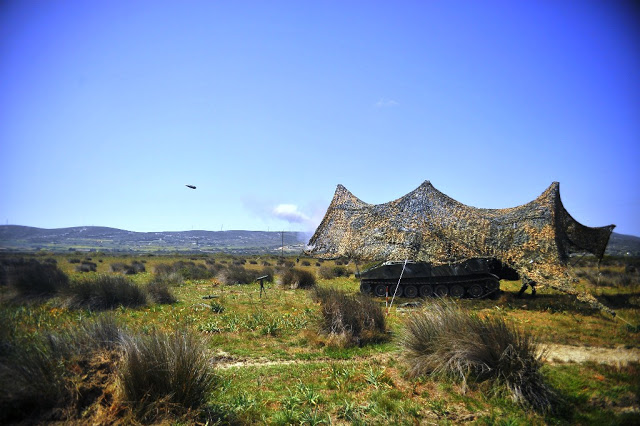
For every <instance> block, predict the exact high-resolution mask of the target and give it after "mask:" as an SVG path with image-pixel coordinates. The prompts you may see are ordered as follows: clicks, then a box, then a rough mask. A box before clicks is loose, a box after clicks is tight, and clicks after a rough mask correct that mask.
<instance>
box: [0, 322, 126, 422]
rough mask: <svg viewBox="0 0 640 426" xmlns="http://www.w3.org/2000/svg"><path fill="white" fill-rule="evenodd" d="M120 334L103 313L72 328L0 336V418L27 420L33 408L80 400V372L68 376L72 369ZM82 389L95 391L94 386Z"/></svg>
mask: <svg viewBox="0 0 640 426" xmlns="http://www.w3.org/2000/svg"><path fill="white" fill-rule="evenodd" d="M121 336H122V333H121V330H120V328H119V327H118V326H117V325H116V323H115V321H114V319H113V317H106V318H99V319H97V320H96V321H89V322H84V323H82V324H81V325H80V326H79V327H78V328H76V329H74V330H73V331H68V332H55V333H52V332H47V331H44V332H41V333H38V334H34V335H31V336H29V337H28V338H23V339H18V338H16V337H15V336H14V337H13V338H12V339H10V340H9V341H5V342H3V343H4V344H3V346H4V347H5V348H6V350H5V351H3V352H2V354H1V355H2V356H1V357H0V388H2V389H3V391H4V392H2V393H1V394H0V422H1V423H4V422H7V423H14V422H19V423H22V422H24V423H31V422H32V421H30V420H29V419H30V416H33V414H34V412H35V413H38V412H41V411H48V410H51V408H54V407H58V408H62V407H68V406H69V405H70V404H73V403H75V405H78V406H79V405H81V404H82V403H83V402H84V401H83V395H82V391H83V389H81V388H80V387H79V386H78V385H79V382H80V381H81V380H84V378H83V379H80V378H78V377H75V378H74V377H73V376H74V375H77V374H78V371H77V368H79V366H80V365H83V366H84V365H86V364H88V363H87V362H86V361H87V360H88V359H89V356H91V355H92V354H94V353H96V352H98V351H100V350H103V349H106V350H112V349H115V348H116V347H117V346H118V345H119V344H120V342H121ZM71 365H73V366H74V367H73V368H70V366H71ZM72 382H73V385H72ZM71 389H73V392H71ZM88 392H89V393H95V389H94V388H91V389H88ZM78 408H81V407H78ZM59 411H61V410H59ZM52 412H55V411H52ZM55 420H60V419H55ZM38 423H40V422H38Z"/></svg>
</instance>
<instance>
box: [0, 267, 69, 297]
mask: <svg viewBox="0 0 640 426" xmlns="http://www.w3.org/2000/svg"><path fill="white" fill-rule="evenodd" d="M5 273H6V278H5V279H6V281H7V282H8V283H9V284H10V285H11V286H12V287H13V289H14V290H15V291H16V293H17V294H18V296H21V297H27V298H31V297H52V296H55V295H56V294H57V293H58V292H60V291H62V290H64V289H66V288H67V287H68V285H69V278H68V277H67V275H66V274H65V273H64V272H62V271H61V270H60V269H59V268H58V267H57V266H56V265H54V264H49V263H46V264H43V263H40V262H38V261H35V260H32V261H17V262H15V263H13V264H11V265H7V266H6V272H5Z"/></svg>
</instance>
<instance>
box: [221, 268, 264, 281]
mask: <svg viewBox="0 0 640 426" xmlns="http://www.w3.org/2000/svg"><path fill="white" fill-rule="evenodd" d="M218 279H219V280H220V281H221V282H222V283H224V284H229V285H231V284H249V283H252V282H253V281H255V279H256V275H255V273H254V272H252V271H249V270H247V269H245V268H244V266H239V265H230V266H229V267H228V268H223V269H221V270H220V271H219V272H218Z"/></svg>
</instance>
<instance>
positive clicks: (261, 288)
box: [256, 275, 269, 299]
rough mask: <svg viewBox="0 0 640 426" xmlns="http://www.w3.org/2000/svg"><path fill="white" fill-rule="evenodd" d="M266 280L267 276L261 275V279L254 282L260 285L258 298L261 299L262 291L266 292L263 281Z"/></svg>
mask: <svg viewBox="0 0 640 426" xmlns="http://www.w3.org/2000/svg"><path fill="white" fill-rule="evenodd" d="M267 278H269V275H263V276H261V277H258V278H256V281H258V282H259V283H260V298H261V299H262V292H263V291H264V292H265V293H266V292H267V290H266V289H265V288H264V280H266V279H267Z"/></svg>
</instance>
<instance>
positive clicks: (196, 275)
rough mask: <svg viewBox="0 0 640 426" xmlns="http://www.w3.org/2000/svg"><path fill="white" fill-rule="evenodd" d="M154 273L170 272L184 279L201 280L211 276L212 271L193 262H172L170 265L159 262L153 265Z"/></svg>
mask: <svg viewBox="0 0 640 426" xmlns="http://www.w3.org/2000/svg"><path fill="white" fill-rule="evenodd" d="M154 271H155V273H156V274H158V275H160V274H170V273H172V272H175V273H178V274H180V275H182V278H184V279H185V280H203V279H207V278H211V277H212V276H213V272H211V271H210V270H208V269H207V268H206V267H205V266H204V265H202V264H199V263H194V262H183V261H178V262H174V263H173V264H172V265H167V264H166V263H161V264H158V265H156V266H155V269H154Z"/></svg>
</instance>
